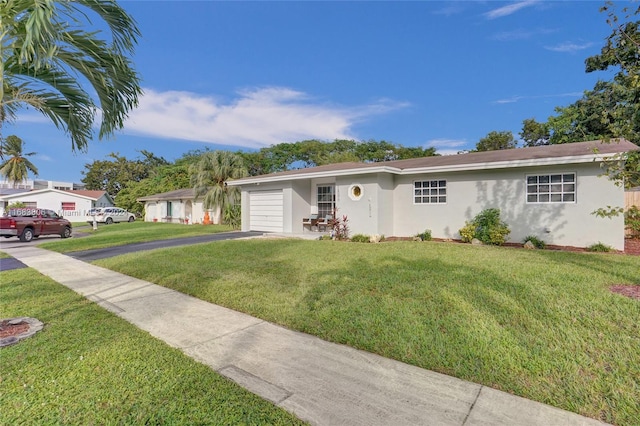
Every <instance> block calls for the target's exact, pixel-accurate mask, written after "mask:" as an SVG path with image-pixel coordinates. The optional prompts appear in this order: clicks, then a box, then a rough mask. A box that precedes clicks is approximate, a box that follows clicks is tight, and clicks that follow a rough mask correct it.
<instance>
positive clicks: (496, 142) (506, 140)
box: [475, 130, 517, 152]
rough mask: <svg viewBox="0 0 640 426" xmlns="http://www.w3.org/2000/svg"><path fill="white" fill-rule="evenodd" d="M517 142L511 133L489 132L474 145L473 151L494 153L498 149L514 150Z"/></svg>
mask: <svg viewBox="0 0 640 426" xmlns="http://www.w3.org/2000/svg"><path fill="white" fill-rule="evenodd" d="M516 145H517V142H516V140H515V138H514V137H513V133H511V132H509V131H503V132H496V131H495V130H494V131H491V132H489V133H488V134H487V136H485V137H484V138H482V139H480V141H479V142H478V143H477V144H476V149H475V151H476V152H478V151H496V150H500V149H511V148H515V147H516Z"/></svg>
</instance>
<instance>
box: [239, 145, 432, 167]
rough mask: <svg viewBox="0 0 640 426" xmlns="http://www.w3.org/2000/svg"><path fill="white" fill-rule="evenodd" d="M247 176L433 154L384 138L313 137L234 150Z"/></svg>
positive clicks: (428, 150)
mask: <svg viewBox="0 0 640 426" xmlns="http://www.w3.org/2000/svg"><path fill="white" fill-rule="evenodd" d="M237 155H239V156H241V157H242V158H243V160H244V162H245V165H246V167H247V170H248V173H249V175H251V176H256V175H262V174H268V173H274V172H281V171H285V170H290V169H292V168H304V167H315V166H321V165H325V164H332V163H340V162H345V161H356V162H357V161H360V162H380V161H390V160H402V159H407V158H418V157H426V156H433V155H437V154H436V150H435V148H420V147H404V146H402V145H397V144H392V143H390V142H386V141H374V140H369V141H366V142H365V141H360V142H359V141H355V140H349V139H336V140H334V141H332V142H323V141H319V140H316V139H310V140H304V141H299V142H295V143H282V144H277V145H272V146H270V147H267V148H262V149H261V150H260V151H258V152H238V153H237Z"/></svg>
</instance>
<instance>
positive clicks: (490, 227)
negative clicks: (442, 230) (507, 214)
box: [459, 209, 511, 245]
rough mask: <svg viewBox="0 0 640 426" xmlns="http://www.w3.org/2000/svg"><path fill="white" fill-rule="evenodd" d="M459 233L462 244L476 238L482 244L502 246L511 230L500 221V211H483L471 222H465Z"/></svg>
mask: <svg viewBox="0 0 640 426" xmlns="http://www.w3.org/2000/svg"><path fill="white" fill-rule="evenodd" d="M459 232H460V236H461V237H462V241H464V242H470V241H471V240H473V239H474V238H477V239H478V240H480V241H482V242H483V243H484V244H492V245H502V244H504V242H505V241H506V238H507V236H508V235H509V233H511V230H510V229H509V227H508V226H507V224H506V223H504V222H503V221H501V220H500V209H485V210H483V211H481V212H480V213H478V214H477V215H476V217H474V218H473V220H472V221H471V222H467V223H466V225H465V226H464V227H463V228H462V229H460V231H459Z"/></svg>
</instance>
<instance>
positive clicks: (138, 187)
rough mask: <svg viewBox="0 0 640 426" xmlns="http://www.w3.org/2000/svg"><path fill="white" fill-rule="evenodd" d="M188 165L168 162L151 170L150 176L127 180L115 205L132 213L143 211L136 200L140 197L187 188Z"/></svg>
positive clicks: (188, 179)
mask: <svg viewBox="0 0 640 426" xmlns="http://www.w3.org/2000/svg"><path fill="white" fill-rule="evenodd" d="M189 185H190V178H189V166H188V165H186V164H170V165H164V166H159V167H157V168H155V169H153V171H152V172H151V176H149V177H147V178H145V179H142V180H140V181H137V182H136V181H131V182H129V183H128V184H127V185H126V186H125V187H124V188H123V189H122V190H121V191H120V192H119V193H118V197H117V198H116V205H117V206H118V207H122V208H123V209H127V210H129V211H130V212H133V213H140V214H142V213H143V210H144V205H143V204H142V203H139V202H138V201H137V199H138V198H140V197H145V196H147V195H153V194H161V193H163V192H169V191H174V190H176V189H183V188H189Z"/></svg>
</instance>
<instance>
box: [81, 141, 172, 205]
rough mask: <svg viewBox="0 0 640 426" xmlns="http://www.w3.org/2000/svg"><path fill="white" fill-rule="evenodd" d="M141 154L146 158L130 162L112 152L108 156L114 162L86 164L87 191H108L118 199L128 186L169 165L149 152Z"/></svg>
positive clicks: (83, 179)
mask: <svg viewBox="0 0 640 426" xmlns="http://www.w3.org/2000/svg"><path fill="white" fill-rule="evenodd" d="M141 153H142V154H143V156H144V157H145V158H144V159H142V160H141V159H137V160H128V159H127V158H126V157H124V156H120V155H119V154H118V153H113V152H112V153H111V154H109V155H108V156H107V157H110V158H111V159H112V160H95V161H94V162H93V163H91V164H85V166H84V168H85V170H84V171H83V172H82V174H83V175H84V178H82V182H83V183H84V184H85V185H86V187H87V189H94V190H102V191H107V193H108V194H109V195H111V196H112V197H117V196H118V194H119V193H120V191H121V190H122V189H124V188H125V187H126V186H127V185H129V184H131V183H132V182H138V181H141V180H142V179H145V178H147V177H149V176H151V175H152V174H153V173H154V170H155V169H157V168H158V167H160V166H162V165H166V164H169V163H168V162H167V161H166V160H165V159H164V158H162V157H156V156H155V155H153V154H151V153H150V152H148V151H141Z"/></svg>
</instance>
